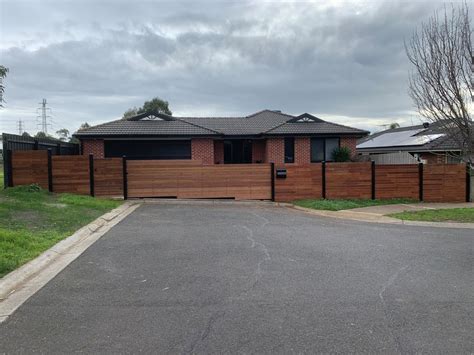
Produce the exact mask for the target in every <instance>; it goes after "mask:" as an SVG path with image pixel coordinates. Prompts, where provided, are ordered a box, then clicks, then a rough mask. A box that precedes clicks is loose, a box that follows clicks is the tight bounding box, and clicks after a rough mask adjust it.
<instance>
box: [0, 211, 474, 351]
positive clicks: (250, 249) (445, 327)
mask: <svg viewBox="0 0 474 355" xmlns="http://www.w3.org/2000/svg"><path fill="white" fill-rule="evenodd" d="M473 242H474V235H473V231H472V230H461V229H456V230H450V229H440V228H422V227H408V226H405V227H404V226H398V225H397V226H391V225H381V224H364V223H358V222H346V221H343V220H333V219H325V218H319V217H315V216H312V215H307V214H305V213H303V212H299V211H292V210H288V209H285V208H277V207H262V206H259V207H251V206H242V205H214V206H212V205H185V204H174V205H162V204H160V205H143V206H141V207H140V208H139V209H138V210H136V211H135V212H134V213H133V214H132V215H130V216H129V217H127V218H126V219H125V220H124V221H122V222H120V223H119V224H118V225H117V226H116V227H114V228H113V229H112V230H111V231H110V232H108V233H107V234H106V235H105V236H103V237H102V238H101V239H100V240H99V241H98V242H97V243H96V244H94V245H93V246H92V247H90V248H89V249H88V250H87V251H86V252H85V253H84V254H83V255H81V256H80V257H79V258H78V259H76V260H75V261H74V262H73V263H72V264H71V265H69V266H68V267H67V268H66V269H65V270H63V272H61V273H60V274H59V275H58V276H57V277H56V278H54V279H53V280H52V281H51V282H50V283H49V284H47V285H46V286H45V287H44V288H43V289H42V290H40V291H39V292H38V293H37V294H35V295H34V296H33V297H32V298H30V299H29V300H28V301H27V302H26V303H25V304H24V305H23V306H21V307H20V308H19V309H18V310H17V312H16V313H15V314H14V315H13V316H11V317H10V318H9V319H8V320H7V321H6V322H5V323H3V324H1V325H0V353H2V352H6V353H31V352H44V353H70V352H84V353H131V352H133V353H138V352H145V353H152V352H153V353H224V352H226V353H236V352H240V353H296V352H297V353H314V352H324V353H328V352H344V353H345V352H384V353H414V352H437V353H469V352H473V351H474V344H473V337H472V335H473V334H474V323H473V304H474V302H473V301H474V299H473V297H474V296H473V295H474V287H473V286H474V282H473V244H474V243H473Z"/></svg>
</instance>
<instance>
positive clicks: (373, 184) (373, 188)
mask: <svg viewBox="0 0 474 355" xmlns="http://www.w3.org/2000/svg"><path fill="white" fill-rule="evenodd" d="M371 168H372V191H371V192H372V200H375V161H373V160H372V164H371Z"/></svg>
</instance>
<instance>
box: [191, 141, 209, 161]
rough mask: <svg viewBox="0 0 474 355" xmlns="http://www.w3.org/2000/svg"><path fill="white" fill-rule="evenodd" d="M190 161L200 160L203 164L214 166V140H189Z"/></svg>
mask: <svg viewBox="0 0 474 355" xmlns="http://www.w3.org/2000/svg"><path fill="white" fill-rule="evenodd" d="M191 159H192V160H200V161H202V163H203V164H206V165H212V164H214V140H213V139H210V138H196V139H192V140H191Z"/></svg>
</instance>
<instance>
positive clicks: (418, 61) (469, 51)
mask: <svg viewBox="0 0 474 355" xmlns="http://www.w3.org/2000/svg"><path fill="white" fill-rule="evenodd" d="M471 34H472V32H471V19H470V17H469V8H468V6H467V4H461V5H460V6H459V7H455V6H454V5H453V6H452V7H451V8H449V9H448V8H446V7H445V8H444V11H442V12H441V13H439V12H436V13H434V14H433V15H432V17H431V18H430V19H429V20H428V21H427V22H425V23H422V25H421V27H420V28H419V29H417V30H415V32H414V33H413V35H412V37H411V38H410V40H409V42H408V43H405V49H406V53H407V55H408V59H409V60H410V62H411V63H412V64H413V70H412V71H411V72H410V80H409V94H410V96H411V98H412V99H413V102H414V103H415V106H416V108H417V110H418V112H419V114H420V115H421V116H423V117H425V118H426V119H428V121H430V122H432V123H436V124H437V125H438V126H439V127H441V128H442V129H443V131H444V132H445V134H446V135H447V136H448V137H450V138H451V139H452V140H453V141H455V142H456V143H457V145H459V147H460V149H461V154H462V157H463V159H464V160H466V161H469V162H470V163H471V164H472V163H473V159H474V158H473V153H474V132H473V130H474V124H473V121H472V112H470V109H469V103H470V101H471V100H472V99H473V98H474V81H471V75H472V71H471V63H472V61H473V46H472V41H471Z"/></svg>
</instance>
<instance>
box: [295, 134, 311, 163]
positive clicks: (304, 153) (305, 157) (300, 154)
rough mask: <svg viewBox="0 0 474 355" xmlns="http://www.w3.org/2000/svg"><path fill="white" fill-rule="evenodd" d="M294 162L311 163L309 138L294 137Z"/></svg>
mask: <svg viewBox="0 0 474 355" xmlns="http://www.w3.org/2000/svg"><path fill="white" fill-rule="evenodd" d="M295 163H296V164H309V163H311V140H310V139H309V138H307V137H301V138H295Z"/></svg>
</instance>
